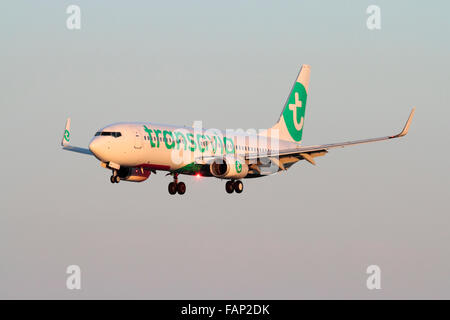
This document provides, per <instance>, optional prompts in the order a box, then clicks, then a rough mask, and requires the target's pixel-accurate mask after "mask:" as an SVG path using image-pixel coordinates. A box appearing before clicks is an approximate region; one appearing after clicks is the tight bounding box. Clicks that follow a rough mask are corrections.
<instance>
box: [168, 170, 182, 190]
mask: <svg viewBox="0 0 450 320" xmlns="http://www.w3.org/2000/svg"><path fill="white" fill-rule="evenodd" d="M168 190H169V193H170V194H176V193H177V192H178V194H180V195H181V194H184V193H185V192H186V185H185V184H184V182H178V173H174V174H173V182H171V183H169V187H168Z"/></svg>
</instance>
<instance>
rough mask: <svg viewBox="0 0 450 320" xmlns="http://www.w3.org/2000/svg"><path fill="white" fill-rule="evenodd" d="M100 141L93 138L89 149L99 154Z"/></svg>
mask: <svg viewBox="0 0 450 320" xmlns="http://www.w3.org/2000/svg"><path fill="white" fill-rule="evenodd" d="M100 145H101V143H100V141H99V140H98V139H92V141H91V143H90V144H89V150H91V152H92V153H93V154H94V155H96V156H98V154H99V152H100Z"/></svg>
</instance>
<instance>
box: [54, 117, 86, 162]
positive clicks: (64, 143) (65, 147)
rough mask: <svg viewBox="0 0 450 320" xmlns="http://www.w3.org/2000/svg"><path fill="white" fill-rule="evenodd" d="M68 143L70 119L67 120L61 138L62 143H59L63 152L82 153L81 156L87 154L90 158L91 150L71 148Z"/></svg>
mask: <svg viewBox="0 0 450 320" xmlns="http://www.w3.org/2000/svg"><path fill="white" fill-rule="evenodd" d="M69 141H70V118H67V121H66V128H65V130H64V134H63V138H62V141H61V146H62V148H63V150H67V151H72V152H77V153H83V154H88V155H90V156H92V155H93V154H92V152H91V150H89V149H87V148H80V147H74V146H71V145H70V144H69Z"/></svg>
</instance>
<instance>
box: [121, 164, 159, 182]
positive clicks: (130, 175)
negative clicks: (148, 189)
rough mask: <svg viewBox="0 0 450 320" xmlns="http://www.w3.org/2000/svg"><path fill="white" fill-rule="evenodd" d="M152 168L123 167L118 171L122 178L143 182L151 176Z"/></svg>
mask: <svg viewBox="0 0 450 320" xmlns="http://www.w3.org/2000/svg"><path fill="white" fill-rule="evenodd" d="M150 173H151V171H150V169H148V168H144V167H121V168H120V169H119V170H118V171H117V175H118V176H119V177H120V180H125V181H133V182H142V181H145V180H147V179H148V177H149V176H150Z"/></svg>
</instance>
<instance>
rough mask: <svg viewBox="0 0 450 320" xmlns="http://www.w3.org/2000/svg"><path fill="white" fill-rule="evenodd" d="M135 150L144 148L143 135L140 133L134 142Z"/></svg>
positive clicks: (137, 132) (137, 133)
mask: <svg viewBox="0 0 450 320" xmlns="http://www.w3.org/2000/svg"><path fill="white" fill-rule="evenodd" d="M134 148H135V149H141V148H142V135H141V133H140V132H139V131H136V138H135V140H134Z"/></svg>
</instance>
